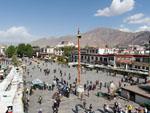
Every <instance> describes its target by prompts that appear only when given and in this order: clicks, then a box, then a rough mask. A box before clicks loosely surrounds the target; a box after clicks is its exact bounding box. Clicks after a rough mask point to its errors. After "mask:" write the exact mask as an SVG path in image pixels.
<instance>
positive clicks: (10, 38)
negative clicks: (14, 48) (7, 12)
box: [0, 26, 34, 43]
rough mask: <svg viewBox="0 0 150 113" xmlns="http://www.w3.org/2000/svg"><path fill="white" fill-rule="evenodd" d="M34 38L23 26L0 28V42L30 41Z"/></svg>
mask: <svg viewBox="0 0 150 113" xmlns="http://www.w3.org/2000/svg"><path fill="white" fill-rule="evenodd" d="M33 38H34V36H33V35H31V34H30V33H29V32H28V31H27V29H26V28H25V27H23V26H20V27H16V26H13V27H10V28H9V29H7V30H0V42H2V43H22V42H25V43H26V42H30V41H31V40H32V39H33Z"/></svg>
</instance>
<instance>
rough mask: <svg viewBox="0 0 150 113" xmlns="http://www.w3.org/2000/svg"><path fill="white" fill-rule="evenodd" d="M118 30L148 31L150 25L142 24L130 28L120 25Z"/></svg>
mask: <svg viewBox="0 0 150 113" xmlns="http://www.w3.org/2000/svg"><path fill="white" fill-rule="evenodd" d="M118 30H120V31H123V32H133V33H134V32H140V31H150V26H147V25H144V26H139V27H138V28H136V29H134V30H133V29H130V28H128V27H125V26H124V25H120V27H119V28H118Z"/></svg>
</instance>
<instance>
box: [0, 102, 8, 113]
mask: <svg viewBox="0 0 150 113" xmlns="http://www.w3.org/2000/svg"><path fill="white" fill-rule="evenodd" d="M6 111H7V106H6V105H5V104H4V103H1V102H0V113H6Z"/></svg>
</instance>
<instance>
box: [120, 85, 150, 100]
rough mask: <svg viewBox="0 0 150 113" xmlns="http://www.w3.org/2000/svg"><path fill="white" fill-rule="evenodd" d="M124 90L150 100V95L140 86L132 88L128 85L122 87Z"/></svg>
mask: <svg viewBox="0 0 150 113" xmlns="http://www.w3.org/2000/svg"><path fill="white" fill-rule="evenodd" d="M122 89H124V90H127V91H130V92H133V93H136V94H138V95H140V96H143V97H146V98H149V99H150V93H149V92H148V91H146V90H143V89H141V88H139V87H138V85H132V86H131V85H128V86H125V87H122Z"/></svg>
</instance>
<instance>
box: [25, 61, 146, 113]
mask: <svg viewBox="0 0 150 113" xmlns="http://www.w3.org/2000/svg"><path fill="white" fill-rule="evenodd" d="M51 64H52V63H51ZM29 65H31V63H30V62H29ZM42 65H43V66H44V65H47V63H43V64H42ZM46 67H47V66H46ZM35 68H37V69H39V70H40V72H42V73H43V75H45V76H50V75H51V74H53V75H55V73H59V76H54V77H53V81H52V82H51V83H46V82H44V81H43V87H42V90H48V91H54V92H53V93H54V94H53V97H52V99H53V105H52V110H53V113H58V112H59V107H60V103H61V98H62V96H65V97H67V98H69V97H70V94H73V95H76V96H78V93H77V90H76V86H77V78H75V79H74V80H73V81H70V80H71V79H73V78H72V76H71V73H66V72H64V71H63V70H61V69H60V68H58V69H57V68H56V69H49V68H48V67H47V68H45V69H42V68H41V67H40V66H39V63H37V66H33V68H32V70H35ZM26 73H27V75H28V76H30V77H32V75H31V74H30V69H27V70H26ZM97 73H98V71H97ZM43 75H41V76H43ZM64 78H67V79H64ZM127 80H128V79H127ZM130 81H132V79H130ZM123 82H126V78H123V79H121V80H120V82H118V83H115V84H116V86H118V87H121V86H122V83H123ZM111 83H113V81H109V82H103V81H99V80H96V81H94V82H93V81H90V80H87V81H86V83H84V84H83V87H84V91H85V93H84V95H82V96H81V98H80V100H81V101H82V102H83V105H82V108H83V109H84V110H85V112H87V113H93V112H94V110H93V105H92V104H91V103H89V107H87V102H86V100H85V99H83V96H87V97H89V96H90V92H92V91H101V90H102V89H103V88H105V89H107V91H108V92H107V93H108V94H109V93H110V89H109V86H110V84H111ZM34 90H35V89H34V88H33V86H32V85H31V87H30V88H26V90H25V93H24V94H25V96H24V97H25V99H24V108H25V111H28V107H29V102H30V96H31V95H32V94H33V92H34ZM37 102H38V103H39V104H42V102H43V97H42V96H41V95H40V96H39V97H38V101H37ZM140 110H141V109H140ZM140 110H139V108H135V109H134V110H133V106H132V105H126V106H121V104H120V103H118V102H115V103H114V106H113V107H112V106H110V105H109V104H104V106H103V111H104V112H105V113H107V112H108V113H109V112H113V113H148V112H147V111H146V110H147V109H146V108H144V109H143V110H144V111H143V112H141V111H140ZM38 113H43V112H42V109H41V108H40V109H39V111H38Z"/></svg>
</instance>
